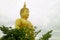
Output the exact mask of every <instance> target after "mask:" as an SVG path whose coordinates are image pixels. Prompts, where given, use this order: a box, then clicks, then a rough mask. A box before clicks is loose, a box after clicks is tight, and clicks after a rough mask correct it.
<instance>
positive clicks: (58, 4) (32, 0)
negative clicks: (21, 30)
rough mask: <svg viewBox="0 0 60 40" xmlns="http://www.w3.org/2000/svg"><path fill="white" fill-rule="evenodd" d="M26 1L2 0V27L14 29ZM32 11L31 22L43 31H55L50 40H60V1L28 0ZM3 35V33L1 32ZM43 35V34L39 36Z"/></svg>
mask: <svg viewBox="0 0 60 40" xmlns="http://www.w3.org/2000/svg"><path fill="white" fill-rule="evenodd" d="M24 1H25V0H0V26H1V25H6V26H12V27H14V24H15V20H16V19H17V18H19V17H20V14H19V11H20V9H21V8H22V7H23V5H24ZM26 4H27V7H28V8H29V10H30V16H29V20H30V21H31V22H32V24H33V25H34V26H37V27H38V29H41V30H42V34H43V33H45V32H46V31H48V30H53V33H52V37H51V39H50V40H60V38H59V37H60V0H26ZM0 35H2V32H0ZM39 35H41V34H39Z"/></svg>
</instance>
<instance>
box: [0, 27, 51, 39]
mask: <svg viewBox="0 0 60 40" xmlns="http://www.w3.org/2000/svg"><path fill="white" fill-rule="evenodd" d="M0 30H1V31H2V32H3V33H4V34H5V35H4V36H3V37H2V38H1V39H0V40H33V39H34V38H33V37H32V35H34V37H36V36H37V34H39V33H40V32H41V30H39V31H38V32H36V31H35V30H31V29H29V28H28V27H21V28H20V29H15V28H14V29H12V28H11V27H9V28H8V27H5V26H2V27H0ZM30 31H34V34H33V33H32V34H31V33H30ZM51 32H52V30H51V31H48V32H47V33H46V34H44V35H43V36H42V37H41V38H40V39H39V40H49V38H50V37H51Z"/></svg>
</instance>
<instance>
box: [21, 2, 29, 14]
mask: <svg viewBox="0 0 60 40" xmlns="http://www.w3.org/2000/svg"><path fill="white" fill-rule="evenodd" d="M24 10H27V11H28V12H29V9H28V8H27V7H26V2H24V6H23V8H22V9H21V10H20V14H21V13H23V12H24Z"/></svg>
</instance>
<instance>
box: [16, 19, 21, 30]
mask: <svg viewBox="0 0 60 40" xmlns="http://www.w3.org/2000/svg"><path fill="white" fill-rule="evenodd" d="M20 25H21V24H20V19H17V20H16V22H15V27H16V28H18V29H19V28H20Z"/></svg>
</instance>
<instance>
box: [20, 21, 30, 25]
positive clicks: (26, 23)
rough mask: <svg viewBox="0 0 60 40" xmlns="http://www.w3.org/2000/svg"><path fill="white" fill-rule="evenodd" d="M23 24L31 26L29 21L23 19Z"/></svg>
mask: <svg viewBox="0 0 60 40" xmlns="http://www.w3.org/2000/svg"><path fill="white" fill-rule="evenodd" d="M21 26H29V21H27V20H21Z"/></svg>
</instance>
